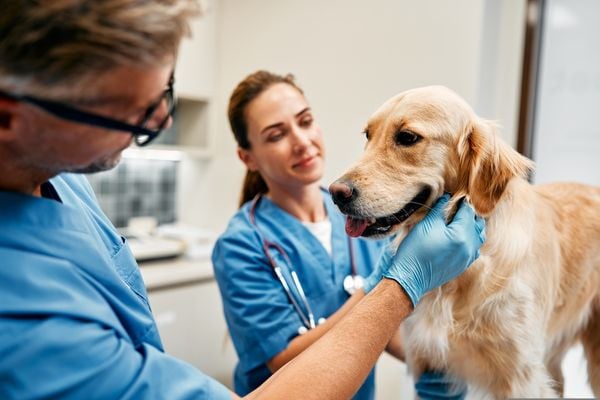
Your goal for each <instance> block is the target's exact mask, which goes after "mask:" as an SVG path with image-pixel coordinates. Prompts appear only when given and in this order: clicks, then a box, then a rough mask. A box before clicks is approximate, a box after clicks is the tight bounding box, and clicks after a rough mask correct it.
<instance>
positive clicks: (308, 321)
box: [249, 193, 358, 329]
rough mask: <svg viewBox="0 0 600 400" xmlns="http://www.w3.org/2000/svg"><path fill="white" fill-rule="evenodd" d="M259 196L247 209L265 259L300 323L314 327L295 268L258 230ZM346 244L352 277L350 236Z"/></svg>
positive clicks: (280, 250)
mask: <svg viewBox="0 0 600 400" xmlns="http://www.w3.org/2000/svg"><path fill="white" fill-rule="evenodd" d="M261 198H262V194H260V193H259V194H257V195H256V196H255V197H254V199H253V200H252V204H251V205H250V210H249V217H250V222H251V223H252V225H254V228H255V231H256V232H257V233H258V235H259V237H260V239H261V241H262V247H263V252H264V253H265V256H266V257H267V259H268V260H269V264H270V265H271V268H273V271H274V272H275V275H276V276H277V279H278V280H279V282H280V283H281V286H282V287H283V290H284V291H285V293H286V295H287V297H288V298H289V300H290V302H291V303H292V306H293V307H294V309H295V310H296V312H297V313H298V315H299V316H300V319H301V320H302V323H303V324H304V326H305V327H306V328H307V329H312V328H315V327H316V323H315V315H314V313H313V311H312V308H311V307H310V304H309V303H308V299H307V297H306V294H305V292H304V289H303V287H302V284H301V283H300V279H299V278H298V274H297V273H296V270H295V269H294V267H293V265H292V262H291V260H290V258H289V256H288V254H287V252H286V251H285V250H284V249H283V248H281V246H279V245H278V244H277V243H273V242H271V241H269V240H267V239H266V238H265V237H264V235H263V233H262V232H261V231H260V229H259V227H258V224H257V223H256V207H257V206H258V203H259V201H260V199H261ZM348 245H349V250H350V263H351V265H352V277H356V276H358V274H357V270H356V265H355V263H354V251H353V250H354V249H353V246H352V240H351V239H350V238H348ZM270 247H272V248H274V249H275V250H277V252H279V254H281V255H282V256H283V257H284V259H285V261H286V264H287V265H288V270H289V273H290V275H291V277H292V281H293V283H294V287H295V288H296V291H297V292H298V295H299V297H300V302H301V303H302V305H303V306H304V308H305V310H306V312H305V311H304V310H302V307H301V306H300V304H299V303H298V301H297V300H296V299H295V296H294V295H293V293H292V290H291V287H290V285H289V284H288V282H287V280H286V279H285V276H284V275H283V272H282V270H281V267H280V266H279V265H277V263H276V262H275V260H274V259H273V257H271V255H270V254H269V248H270Z"/></svg>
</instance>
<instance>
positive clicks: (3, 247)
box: [0, 0, 483, 399]
mask: <svg viewBox="0 0 600 400" xmlns="http://www.w3.org/2000/svg"><path fill="white" fill-rule="evenodd" d="M2 8H3V9H2V13H1V14H0V38H1V39H0V171H1V173H0V227H1V231H0V260H2V261H1V262H0V296H1V297H0V298H1V301H0V360H2V361H1V362H0V398H3V399H9V398H38V397H39V398H74V399H78V398H119V399H126V398H168V399H179V398H211V399H213V398H214V399H219V398H237V396H235V395H234V394H233V393H230V392H229V391H228V390H227V389H226V388H225V387H224V386H222V385H221V384H219V383H218V382H216V381H215V380H213V379H211V378H209V377H207V376H206V375H203V374H202V373H201V372H200V371H198V370H196V369H194V368H193V367H192V366H190V365H188V364H186V363H184V362H182V361H180V360H177V359H175V358H173V357H171V356H169V355H167V354H165V353H164V352H163V349H162V345H161V342H160V338H159V335H158V331H157V329H156V324H155V322H154V319H153V317H152V314H151V311H150V308H149V306H148V300H147V295H146V291H145V288H144V285H143V282H142V280H141V276H140V273H139V271H138V268H137V265H136V263H135V260H134V259H133V257H132V255H131V253H130V251H129V249H128V247H127V245H126V244H124V243H123V240H122V238H121V237H120V236H119V235H118V234H117V233H116V232H115V230H114V227H113V226H112V225H111V224H110V222H109V221H108V220H107V219H106V217H105V216H104V215H103V214H102V212H101V210H100V209H99V207H98V205H97V203H96V201H95V198H94V195H93V193H92V191H91V189H90V187H89V185H88V184H87V181H86V179H85V177H84V176H83V175H81V173H91V172H95V171H101V170H105V169H109V168H112V167H114V166H115V165H116V164H117V163H118V161H119V158H120V154H121V152H122V151H123V149H125V148H126V147H128V146H129V145H130V144H131V142H132V140H135V141H136V142H137V143H138V144H144V143H146V142H148V141H149V140H151V139H153V138H154V137H156V135H157V134H158V133H160V131H161V130H162V129H164V128H166V127H168V126H169V124H170V123H171V113H172V111H173V110H172V108H173V91H172V76H173V68H174V64H175V57H176V54H177V49H178V46H179V42H180V40H181V37H182V36H183V35H184V34H185V33H186V32H187V20H188V18H189V17H190V16H191V15H193V14H194V13H195V10H196V5H195V3H194V1H193V0H103V1H85V0H41V1H38V2H35V4H32V2H30V1H25V0H14V1H10V2H5V4H3V7H2ZM443 203H444V200H443V201H441V202H440V203H439V204H438V206H437V207H436V209H435V210H434V212H432V213H430V215H429V216H428V217H427V218H426V219H425V220H424V221H423V222H422V223H420V224H418V225H417V226H416V227H415V229H414V230H413V233H411V235H410V236H409V237H408V238H407V239H406V240H405V241H404V242H403V245H402V246H401V248H400V251H399V252H398V255H396V256H394V257H391V256H388V257H383V258H382V260H383V261H382V262H380V264H379V265H378V268H377V271H378V273H377V274H375V275H373V276H371V277H369V279H368V280H369V281H370V282H371V284H372V286H375V285H376V284H377V282H379V280H381V282H380V283H379V284H377V285H376V287H375V288H374V289H373V290H372V292H371V293H370V294H369V296H367V297H365V299H364V300H363V301H362V302H361V303H360V304H358V305H357V306H356V307H355V308H354V309H353V310H352V311H351V312H350V313H349V314H348V315H347V316H346V317H345V318H344V320H343V321H342V322H340V323H339V324H338V325H336V327H335V329H332V331H331V332H330V333H328V334H327V335H326V336H325V337H323V338H322V339H321V340H319V341H318V342H317V343H315V344H314V345H313V346H312V347H311V348H309V349H308V350H306V351H305V352H304V353H302V355H300V356H299V357H297V358H296V359H294V360H293V361H292V362H290V363H289V364H288V365H286V366H285V367H283V368H281V369H280V370H279V371H278V372H277V373H276V374H275V375H274V376H273V377H272V378H271V379H270V380H269V381H267V382H266V383H265V384H264V385H263V386H261V387H260V388H259V389H257V391H255V392H254V393H252V394H250V395H249V396H248V397H249V398H252V397H265V398H303V399H307V398H322V399H323V398H326V399H344V398H349V397H350V396H351V395H352V393H354V391H355V390H356V389H357V388H358V387H359V386H360V383H361V382H362V380H363V379H364V378H365V377H366V376H367V374H368V372H369V370H370V369H371V368H372V366H373V365H374V363H375V362H376V360H377V358H378V356H379V354H380V353H381V351H382V350H383V349H384V347H385V345H386V343H387V342H388V340H389V338H390V337H391V336H392V334H393V333H394V332H395V331H396V329H397V328H398V325H399V324H400V322H401V321H402V320H403V319H404V318H405V317H406V316H407V315H408V314H409V313H410V311H411V310H412V308H413V306H414V304H416V302H418V300H419V298H420V297H421V296H422V295H423V294H424V293H425V292H426V291H428V290H430V289H432V288H434V287H437V286H439V285H441V284H443V283H445V282H446V281H448V280H449V279H451V278H453V277H455V276H456V275H458V274H460V273H461V272H462V271H463V270H464V269H465V268H466V267H467V266H468V265H469V264H470V263H471V262H472V261H473V260H474V258H476V257H477V254H478V248H479V246H480V245H481V243H482V241H483V223H482V221H481V220H480V219H478V218H476V217H474V215H473V211H472V209H471V208H470V207H468V206H465V207H463V208H461V209H460V210H459V212H458V213H457V216H456V217H455V219H454V221H453V222H452V223H451V224H450V226H446V224H445V223H444V221H443V216H442V213H441V207H442V206H443ZM431 232H433V233H436V234H439V233H440V232H441V233H442V235H439V236H438V237H439V238H440V239H439V240H438V241H436V243H430V242H427V241H426V240H423V239H424V238H426V237H427V236H428V235H429V233H431ZM444 259H447V260H450V261H444V263H443V265H440V263H441V262H440V261H436V260H444ZM442 267H443V268H442ZM383 277H385V278H383ZM407 293H410V297H409V296H408V295H407ZM357 327H360V329H356V328H357ZM434 386H435V385H434Z"/></svg>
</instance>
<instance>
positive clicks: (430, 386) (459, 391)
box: [415, 371, 467, 400]
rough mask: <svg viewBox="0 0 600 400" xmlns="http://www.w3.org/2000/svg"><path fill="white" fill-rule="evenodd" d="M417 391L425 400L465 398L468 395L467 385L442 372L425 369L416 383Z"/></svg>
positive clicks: (459, 399) (458, 399)
mask: <svg viewBox="0 0 600 400" xmlns="http://www.w3.org/2000/svg"><path fill="white" fill-rule="evenodd" d="M415 391H416V392H417V396H418V397H419V399H423V400H436V399H448V400H463V399H464V398H465V396H466V395H467V385H466V384H465V383H464V382H462V381H458V380H456V379H452V378H450V377H449V376H447V375H444V374H443V373H441V372H435V371H425V372H423V374H421V376H420V377H419V380H418V381H417V383H415Z"/></svg>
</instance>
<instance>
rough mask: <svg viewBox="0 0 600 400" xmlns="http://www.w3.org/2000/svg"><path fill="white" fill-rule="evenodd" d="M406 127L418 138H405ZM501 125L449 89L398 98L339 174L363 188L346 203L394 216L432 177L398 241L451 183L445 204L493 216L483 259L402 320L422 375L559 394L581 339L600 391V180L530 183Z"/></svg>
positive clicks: (502, 391) (487, 389)
mask: <svg viewBox="0 0 600 400" xmlns="http://www.w3.org/2000/svg"><path fill="white" fill-rule="evenodd" d="M399 131H410V132H413V133H415V134H417V135H420V136H421V137H422V139H421V140H420V141H418V142H417V143H416V144H414V145H411V146H403V145H401V144H398V143H397V142H396V141H395V140H394V137H395V135H396V134H397V132H399ZM495 131H496V127H495V125H494V124H493V123H491V122H489V121H486V120H483V119H481V118H478V117H477V116H476V115H475V114H474V112H473V111H472V109H471V108H470V107H469V105H468V104H467V103H466V102H465V101H464V100H463V99H462V98H460V97H459V96H458V95H456V94H455V93H454V92H452V91H450V90H449V89H447V88H444V87H439V86H434V87H425V88H419V89H414V90H409V91H406V92H403V93H401V94H399V95H397V96H395V97H393V98H392V99H390V100H389V101H387V102H386V103H385V104H383V105H382V106H381V107H380V108H379V109H378V110H377V111H376V112H375V113H374V114H373V116H372V117H371V118H370V119H369V121H368V124H367V128H366V132H367V136H368V143H367V145H366V149H365V152H364V154H363V156H362V157H361V159H360V160H359V161H358V163H357V164H355V165H354V166H353V167H352V168H350V169H349V170H348V171H347V172H346V173H345V174H344V175H343V176H342V177H341V178H340V179H339V180H338V182H343V183H345V184H348V185H351V186H352V187H353V188H354V189H355V191H356V198H355V199H353V201H352V203H351V204H349V205H348V207H345V208H344V209H343V211H344V212H346V213H347V214H350V215H355V216H359V217H363V218H369V217H382V216H387V215H391V214H394V213H396V212H397V211H398V210H400V209H401V208H402V207H403V206H404V205H405V204H407V203H408V202H410V200H411V199H412V198H413V197H414V196H415V195H416V194H417V193H418V192H419V190H421V188H423V187H424V186H425V185H428V186H430V187H431V188H432V193H431V195H430V196H429V199H428V200H427V202H426V204H425V206H424V207H422V208H421V209H420V210H419V211H417V212H416V213H414V214H413V215H412V216H411V217H409V218H408V220H406V221H405V222H404V223H402V224H400V225H398V226H396V227H394V228H393V229H392V231H391V232H390V234H391V233H398V237H399V241H400V240H402V238H403V237H404V236H405V235H406V233H407V231H408V229H410V226H413V225H414V224H415V223H416V222H417V221H418V220H420V219H421V218H422V217H423V216H424V215H425V213H426V212H427V209H428V208H430V207H431V205H432V203H433V202H434V201H435V199H436V198H438V197H439V196H441V195H442V193H443V192H450V193H452V194H453V197H452V199H451V201H450V207H449V209H453V208H455V207H456V206H457V204H456V202H457V201H458V200H459V199H461V198H463V197H465V198H466V199H467V200H468V201H469V202H470V203H471V204H472V205H473V208H474V209H475V211H476V212H477V213H478V214H479V215H481V216H483V217H485V218H486V221H487V226H486V234H487V240H486V242H485V243H484V245H483V247H482V248H481V256H480V257H479V258H478V259H477V261H475V262H474V263H473V265H472V266H471V267H470V268H469V269H468V270H467V271H466V272H465V273H463V274H462V275H461V276H459V277H458V278H456V279H454V280H453V281H451V282H449V283H447V284H445V285H444V286H443V287H442V288H440V289H436V290H434V291H432V292H430V293H429V294H427V295H426V296H424V297H423V299H422V300H421V301H420V302H419V303H418V305H417V307H416V308H415V310H414V313H413V314H412V315H411V316H410V317H409V318H408V319H407V320H406V321H405V322H404V323H403V325H402V329H403V340H404V348H405V351H406V354H407V363H408V364H409V367H410V368H411V370H412V371H413V373H414V374H415V376H416V377H418V376H419V374H420V373H421V372H422V371H424V370H425V369H436V370H444V371H446V372H448V373H449V374H450V375H454V376H456V377H459V378H461V379H463V380H465V381H466V382H467V383H468V384H469V388H470V389H469V390H470V391H473V390H475V393H477V394H476V395H475V396H476V397H478V398H480V397H484V396H485V397H493V398H508V397H556V396H557V395H559V394H561V393H562V388H563V377H562V373H561V361H562V359H563V356H564V355H565V352H566V351H567V350H568V349H569V348H570V347H571V346H572V345H573V344H574V343H576V342H577V341H581V342H582V343H583V347H584V350H585V354H586V358H587V364H588V375H589V379H590V384H591V387H592V389H593V392H594V394H595V395H596V396H597V397H600V188H595V187H590V186H585V185H581V184H574V183H557V184H549V185H537V186H533V185H531V184H529V183H528V182H527V181H526V179H525V178H526V177H527V174H528V172H529V171H530V170H531V169H532V167H533V163H532V162H531V161H530V160H528V159H526V158H525V157H523V156H521V155H520V154H518V153H517V152H516V151H515V150H513V149H512V148H510V147H509V146H508V145H506V144H504V143H503V142H502V141H501V140H500V139H499V138H498V137H497V136H496V132H495Z"/></svg>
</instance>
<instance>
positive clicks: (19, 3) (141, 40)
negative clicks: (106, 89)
mask: <svg viewBox="0 0 600 400" xmlns="http://www.w3.org/2000/svg"><path fill="white" fill-rule="evenodd" d="M1 8H2V11H1V12H0V38H1V39H0V87H4V89H10V90H13V91H17V92H30V91H36V92H37V93H39V92H40V91H44V90H46V89H48V88H50V87H52V86H54V85H57V84H58V85H61V84H68V85H73V84H74V83H76V82H80V81H81V80H82V79H85V78H90V77H92V76H95V75H97V74H98V73H102V72H105V71H107V70H110V69H112V68H114V67H117V66H121V65H138V66H147V65H148V66H149V65H156V64H160V63H164V62H167V61H169V60H174V59H175V56H176V54H177V49H178V47H179V43H180V41H181V38H182V37H183V36H184V35H187V34H189V26H188V19H189V17H191V16H193V15H196V14H198V13H199V5H198V4H197V0H102V1H89V0H38V1H32V0H11V1H3V2H2V7H1Z"/></svg>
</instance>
